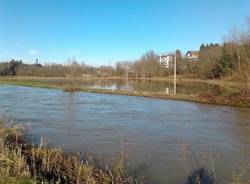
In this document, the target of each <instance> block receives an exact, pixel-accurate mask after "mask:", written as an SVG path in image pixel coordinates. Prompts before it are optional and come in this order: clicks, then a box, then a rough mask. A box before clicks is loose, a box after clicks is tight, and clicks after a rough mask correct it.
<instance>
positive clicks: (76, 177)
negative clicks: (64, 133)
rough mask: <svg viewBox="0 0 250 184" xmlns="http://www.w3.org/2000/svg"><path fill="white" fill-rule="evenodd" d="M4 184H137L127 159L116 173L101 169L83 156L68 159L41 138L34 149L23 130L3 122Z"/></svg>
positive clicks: (0, 168) (0, 174)
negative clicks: (127, 170)
mask: <svg viewBox="0 0 250 184" xmlns="http://www.w3.org/2000/svg"><path fill="white" fill-rule="evenodd" d="M1 183H13V184H14V183H77V184H82V183H83V184H84V183H87V184H111V183H114V184H134V183H139V182H138V181H136V180H135V179H133V178H132V177H130V176H129V175H128V174H127V173H126V171H125V168H124V166H123V157H121V160H119V162H117V165H116V167H114V168H113V169H108V168H107V167H106V168H105V169H102V168H99V167H97V166H96V164H94V162H93V161H92V160H90V159H87V158H83V157H82V156H81V155H66V154H64V153H63V152H62V151H61V150H60V149H49V148H47V147H46V141H44V138H41V143H40V145H38V146H35V145H30V144H28V143H27V141H26V140H25V137H24V133H23V129H22V128H21V127H19V126H10V125H9V124H8V122H6V120H3V119H1V120H0V184H1Z"/></svg>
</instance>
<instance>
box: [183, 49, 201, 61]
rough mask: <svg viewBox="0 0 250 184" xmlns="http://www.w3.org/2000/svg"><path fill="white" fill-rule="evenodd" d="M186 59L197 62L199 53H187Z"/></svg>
mask: <svg viewBox="0 0 250 184" xmlns="http://www.w3.org/2000/svg"><path fill="white" fill-rule="evenodd" d="M186 57H187V59H188V60H191V61H198V60H199V51H188V52H187V53H186Z"/></svg>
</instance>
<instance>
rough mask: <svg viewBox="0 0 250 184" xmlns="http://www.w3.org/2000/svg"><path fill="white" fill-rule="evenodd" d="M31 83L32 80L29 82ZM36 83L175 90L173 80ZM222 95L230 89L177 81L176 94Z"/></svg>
mask: <svg viewBox="0 0 250 184" xmlns="http://www.w3.org/2000/svg"><path fill="white" fill-rule="evenodd" d="M28 81H30V80H28ZM34 82H42V83H48V84H50V85H55V86H59V87H62V86H64V85H69V86H73V87H76V88H77V87H84V88H96V89H109V90H120V91H133V92H134V91H147V92H161V93H166V94H172V93H173V90H174V85H173V80H166V81H161V80H147V79H145V80H136V79H134V80H125V79H87V80H86V79H79V78H73V79H70V78H58V79H36V80H34ZM204 92H206V93H213V94H221V93H227V92H228V89H224V88H222V87H220V86H218V85H212V84H207V83H201V82H199V83H197V82H196V83H191V82H182V81H180V80H178V81H177V87H176V93H177V94H185V95H194V94H200V93H204Z"/></svg>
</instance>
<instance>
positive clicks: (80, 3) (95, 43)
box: [0, 0, 250, 66]
mask: <svg viewBox="0 0 250 184" xmlns="http://www.w3.org/2000/svg"><path fill="white" fill-rule="evenodd" d="M247 16H250V0H0V61H3V60H8V59H11V58H16V59H19V58H20V59H22V60H23V61H25V62H29V63H33V62H34V61H35V59H36V58H39V60H40V61H41V62H42V63H45V62H55V63H64V62H65V61H66V60H67V59H69V58H75V59H77V60H79V61H84V62H85V63H87V64H91V65H95V66H98V65H108V64H109V63H111V64H113V63H114V62H115V61H117V60H133V59H136V58H139V57H140V56H141V54H143V53H145V52H146V51H148V50H151V49H152V50H154V51H155V52H156V53H162V52H167V51H173V50H175V49H177V48H179V49H180V50H181V51H182V52H183V53H185V52H186V51H187V50H195V49H198V48H199V46H200V44H201V43H210V42H219V43H221V42H222V41H223V36H225V35H226V34H227V33H228V31H229V30H230V28H231V27H232V26H234V25H238V26H243V24H244V21H245V19H246V17H247Z"/></svg>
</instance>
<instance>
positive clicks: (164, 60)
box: [159, 54, 174, 68]
mask: <svg viewBox="0 0 250 184" xmlns="http://www.w3.org/2000/svg"><path fill="white" fill-rule="evenodd" d="M173 60H174V55H171V54H163V55H160V60H159V62H160V64H161V65H162V66H164V67H166V68H169V67H170V63H171V62H173Z"/></svg>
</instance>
